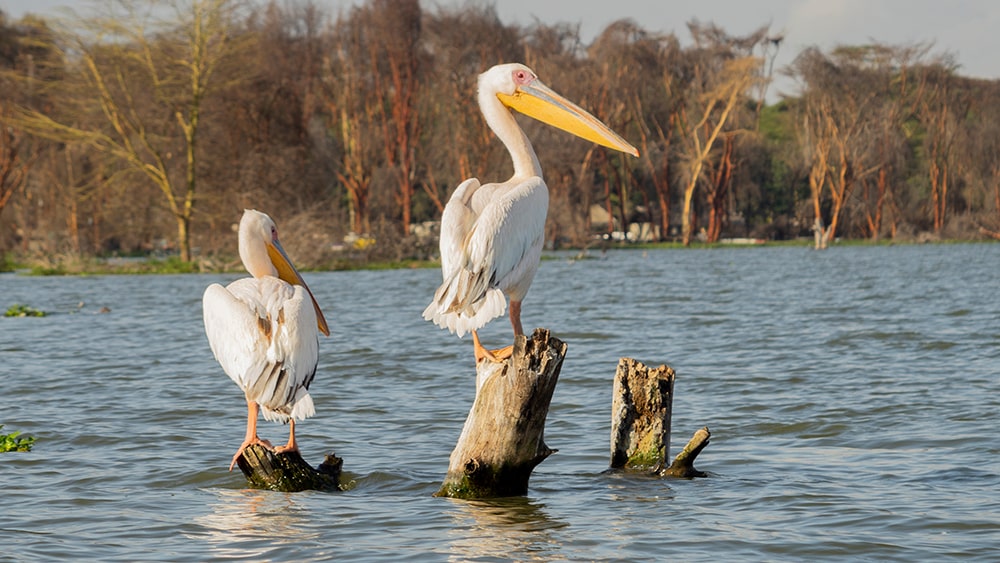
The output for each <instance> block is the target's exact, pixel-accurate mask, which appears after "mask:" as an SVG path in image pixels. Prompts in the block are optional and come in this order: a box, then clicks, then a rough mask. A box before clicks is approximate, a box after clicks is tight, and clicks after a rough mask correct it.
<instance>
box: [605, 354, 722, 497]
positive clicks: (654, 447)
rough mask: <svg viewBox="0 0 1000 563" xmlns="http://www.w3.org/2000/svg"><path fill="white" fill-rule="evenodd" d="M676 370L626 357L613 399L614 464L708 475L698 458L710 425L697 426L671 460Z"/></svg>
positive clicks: (669, 474) (622, 467)
mask: <svg viewBox="0 0 1000 563" xmlns="http://www.w3.org/2000/svg"><path fill="white" fill-rule="evenodd" d="M675 377H676V374H675V373H674V370H673V369H671V368H670V367H669V366H666V365H661V366H659V367H656V368H650V367H647V366H646V365H644V364H643V363H642V362H638V361H636V360H633V359H632V358H621V359H620V360H619V361H618V368H617V370H616V371H615V382H614V397H613V398H612V402H611V468H612V469H620V470H626V471H639V472H644V473H653V474H656V475H660V476H664V477H682V478H691V477H705V476H706V474H705V473H703V472H701V471H698V470H697V469H695V467H694V460H695V458H696V457H698V454H700V453H701V451H702V450H703V449H705V446H707V445H708V442H709V438H710V437H711V433H710V432H709V431H708V427H705V428H702V429H700V430H698V431H697V432H695V434H694V437H692V438H691V440H690V441H689V442H688V444H687V446H685V447H684V449H683V450H682V451H681V453H679V454H677V457H676V458H675V459H674V461H673V463H671V464H670V465H669V466H668V465H667V463H666V460H667V458H668V456H669V450H670V418H671V414H672V409H673V401H674V379H675Z"/></svg>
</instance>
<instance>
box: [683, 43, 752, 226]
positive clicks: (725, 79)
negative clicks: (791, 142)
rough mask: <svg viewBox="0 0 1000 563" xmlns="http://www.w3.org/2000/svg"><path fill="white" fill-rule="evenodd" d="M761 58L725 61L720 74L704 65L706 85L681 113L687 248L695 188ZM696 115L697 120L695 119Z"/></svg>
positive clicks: (701, 78) (701, 74) (701, 73)
mask: <svg viewBox="0 0 1000 563" xmlns="http://www.w3.org/2000/svg"><path fill="white" fill-rule="evenodd" d="M759 66H760V59H757V58H756V57H740V58H735V59H730V60H727V61H725V63H724V64H723V66H722V69H721V70H720V71H719V72H712V71H711V70H710V69H709V68H707V66H705V65H700V66H699V67H698V68H697V69H696V71H695V74H696V75H698V76H699V82H700V83H701V84H702V85H703V86H702V89H701V91H700V92H698V93H696V94H694V95H693V96H692V97H693V99H692V100H691V102H690V106H689V107H688V109H686V110H685V111H684V113H682V114H681V117H682V119H681V123H680V127H681V129H682V131H684V139H685V141H686V143H685V149H684V153H685V154H684V157H685V161H686V162H685V164H686V166H685V167H686V170H685V171H684V192H683V193H684V203H683V207H682V211H681V237H682V242H683V243H684V245H685V246H687V245H689V244H691V235H692V230H693V227H692V215H693V212H694V210H693V208H692V202H693V200H694V193H695V189H696V188H697V187H698V184H699V182H701V181H702V180H703V176H702V174H703V171H704V170H705V168H706V164H707V163H708V159H709V157H710V156H711V154H712V150H713V148H714V147H715V142H716V140H718V139H719V138H720V135H722V133H723V128H724V127H725V126H726V123H727V121H728V120H729V118H730V116H731V115H732V114H733V110H734V108H736V107H737V102H738V101H740V99H741V98H742V96H743V95H744V94H745V92H746V91H747V89H748V88H749V87H750V86H751V85H752V84H753V83H754V82H755V81H756V80H757V75H756V73H757V70H758V68H759ZM691 113H694V114H695V116H696V120H691V118H690V114H691Z"/></svg>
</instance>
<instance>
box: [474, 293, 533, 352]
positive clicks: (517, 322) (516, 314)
mask: <svg viewBox="0 0 1000 563" xmlns="http://www.w3.org/2000/svg"><path fill="white" fill-rule="evenodd" d="M510 326H511V327H512V328H513V329H514V336H515V337H516V336H518V335H520V334H524V329H523V328H521V302H520V301H514V300H513V299H512V300H511V301H510ZM512 355H514V345H513V344H511V345H510V346H504V347H503V348H500V349H498V350H493V351H492V352H490V353H489V357H490V358H492V359H493V360H494V361H497V362H499V361H503V360H506V359H507V358H509V357H511V356H512ZM476 362H477V363H478V362H479V359H478V358H477V359H476Z"/></svg>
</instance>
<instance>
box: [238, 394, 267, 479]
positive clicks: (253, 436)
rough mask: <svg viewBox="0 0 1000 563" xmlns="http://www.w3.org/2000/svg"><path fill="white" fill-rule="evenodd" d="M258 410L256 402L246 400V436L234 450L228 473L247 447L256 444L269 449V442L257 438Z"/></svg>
mask: <svg viewBox="0 0 1000 563" xmlns="http://www.w3.org/2000/svg"><path fill="white" fill-rule="evenodd" d="M259 408H260V407H258V406H257V402H256V401H251V400H250V399H247V435H246V437H245V438H243V443H242V444H240V449H238V450H236V455H234V456H233V461H232V463H230V464H229V470H230V471H232V470H233V467H235V466H236V460H237V459H239V458H240V456H241V455H243V450H245V449H247V447H248V446H250V445H253V444H258V445H261V446H264V447H265V448H268V449H271V442H268V441H267V440H261V439H260V437H259V436H257V412H258V409H259Z"/></svg>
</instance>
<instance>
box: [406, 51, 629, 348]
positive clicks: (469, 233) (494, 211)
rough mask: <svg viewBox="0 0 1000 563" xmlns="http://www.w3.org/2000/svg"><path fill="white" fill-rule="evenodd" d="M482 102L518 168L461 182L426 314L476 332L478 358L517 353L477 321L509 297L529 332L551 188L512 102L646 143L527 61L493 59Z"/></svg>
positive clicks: (588, 131) (618, 141) (592, 136)
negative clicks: (526, 317)
mask: <svg viewBox="0 0 1000 563" xmlns="http://www.w3.org/2000/svg"><path fill="white" fill-rule="evenodd" d="M479 109H480V110H481V111H482V113H483V118H484V119H485V120H486V123H487V125H489V127H490V129H492V130H493V132H494V133H495V134H496V136H497V137H498V138H499V139H500V141H501V142H502V143H503V144H504V146H506V147H507V151H508V152H509V153H510V157H511V160H512V161H513V163H514V175H513V176H511V177H510V179H509V180H507V181H506V182H500V183H490V184H480V183H479V180H478V179H476V178H469V179H468V180H466V181H464V182H462V183H461V184H459V186H458V188H456V189H455V191H454V193H452V196H451V198H450V199H449V200H448V204H447V205H445V208H444V213H443V214H442V216H441V240H440V245H441V274H442V277H443V283H442V284H441V286H440V287H439V288H438V290H437V291H436V292H435V294H434V300H433V301H432V302H431V304H430V305H428V307H427V308H426V309H425V310H424V314H423V316H424V319H426V320H428V321H433V322H434V323H435V324H436V325H438V326H439V327H441V328H447V329H448V330H450V331H451V332H452V333H456V334H458V336H459V337H460V338H461V337H462V336H463V335H464V334H465V333H466V332H471V333H472V343H473V347H474V351H475V357H476V363H477V364H478V363H479V361H480V360H482V359H484V358H488V359H490V360H493V361H500V360H502V359H504V358H507V357H510V354H511V352H512V348H513V347H512V346H508V347H506V348H503V349H500V350H495V351H490V350H487V349H486V348H484V347H483V345H482V343H481V342H480V340H479V335H478V334H477V332H476V331H477V329H479V328H481V327H482V326H484V325H485V324H486V323H487V322H489V321H490V320H492V319H494V318H496V317H499V316H501V315H503V314H504V312H505V309H506V306H507V298H508V297H509V298H510V323H511V327H512V328H513V329H514V335H515V336H517V335H520V334H524V330H523V328H522V326H521V301H522V300H523V299H524V296H525V295H526V294H527V293H528V288H529V287H530V286H531V281H532V279H533V278H534V277H535V272H536V271H537V270H538V262H539V259H540V258H541V254H542V243H543V239H544V236H545V217H546V214H547V213H548V205H549V194H548V188H547V187H546V186H545V181H544V180H543V179H542V168H541V166H540V165H539V163H538V157H537V156H536V155H535V151H534V149H533V148H532V146H531V142H530V141H529V140H528V137H527V135H525V134H524V131H522V130H521V128H520V127H519V126H518V124H517V121H516V120H515V119H514V115H513V113H512V111H511V110H516V111H518V112H520V113H523V114H525V115H527V116H529V117H532V118H534V119H537V120H539V121H542V122H543V123H546V124H548V125H552V126H553V127H557V128H559V129H562V130H564V131H566V132H568V133H572V134H574V135H576V136H578V137H582V138H584V139H587V140H589V141H591V142H594V143H597V144H600V145H603V146H605V147H609V148H612V149H615V150H619V151H622V152H625V153H628V154H631V155H632V156H639V151H637V150H636V148H635V147H633V146H632V145H630V144H629V143H628V142H627V141H625V139H622V138H621V137H620V136H618V134H616V133H615V132H614V131H612V130H611V129H610V128H608V126H606V125H605V124H603V123H601V122H600V121H599V120H598V119H597V118H595V117H594V116H592V115H590V114H589V113H587V112H586V111H584V110H583V109H581V108H580V107H579V106H577V105H576V104H574V103H573V102H570V101H569V100H567V99H566V98H564V97H562V96H561V95H559V94H557V93H556V92H554V91H552V90H551V89H550V88H548V87H547V86H545V85H544V84H542V82H541V81H540V80H538V78H537V77H536V76H535V73H534V72H533V71H532V70H531V69H530V68H528V67H526V66H524V65H522V64H502V65H497V66H494V67H493V68H491V69H489V70H487V71H486V72H484V73H482V74H480V75H479Z"/></svg>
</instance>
